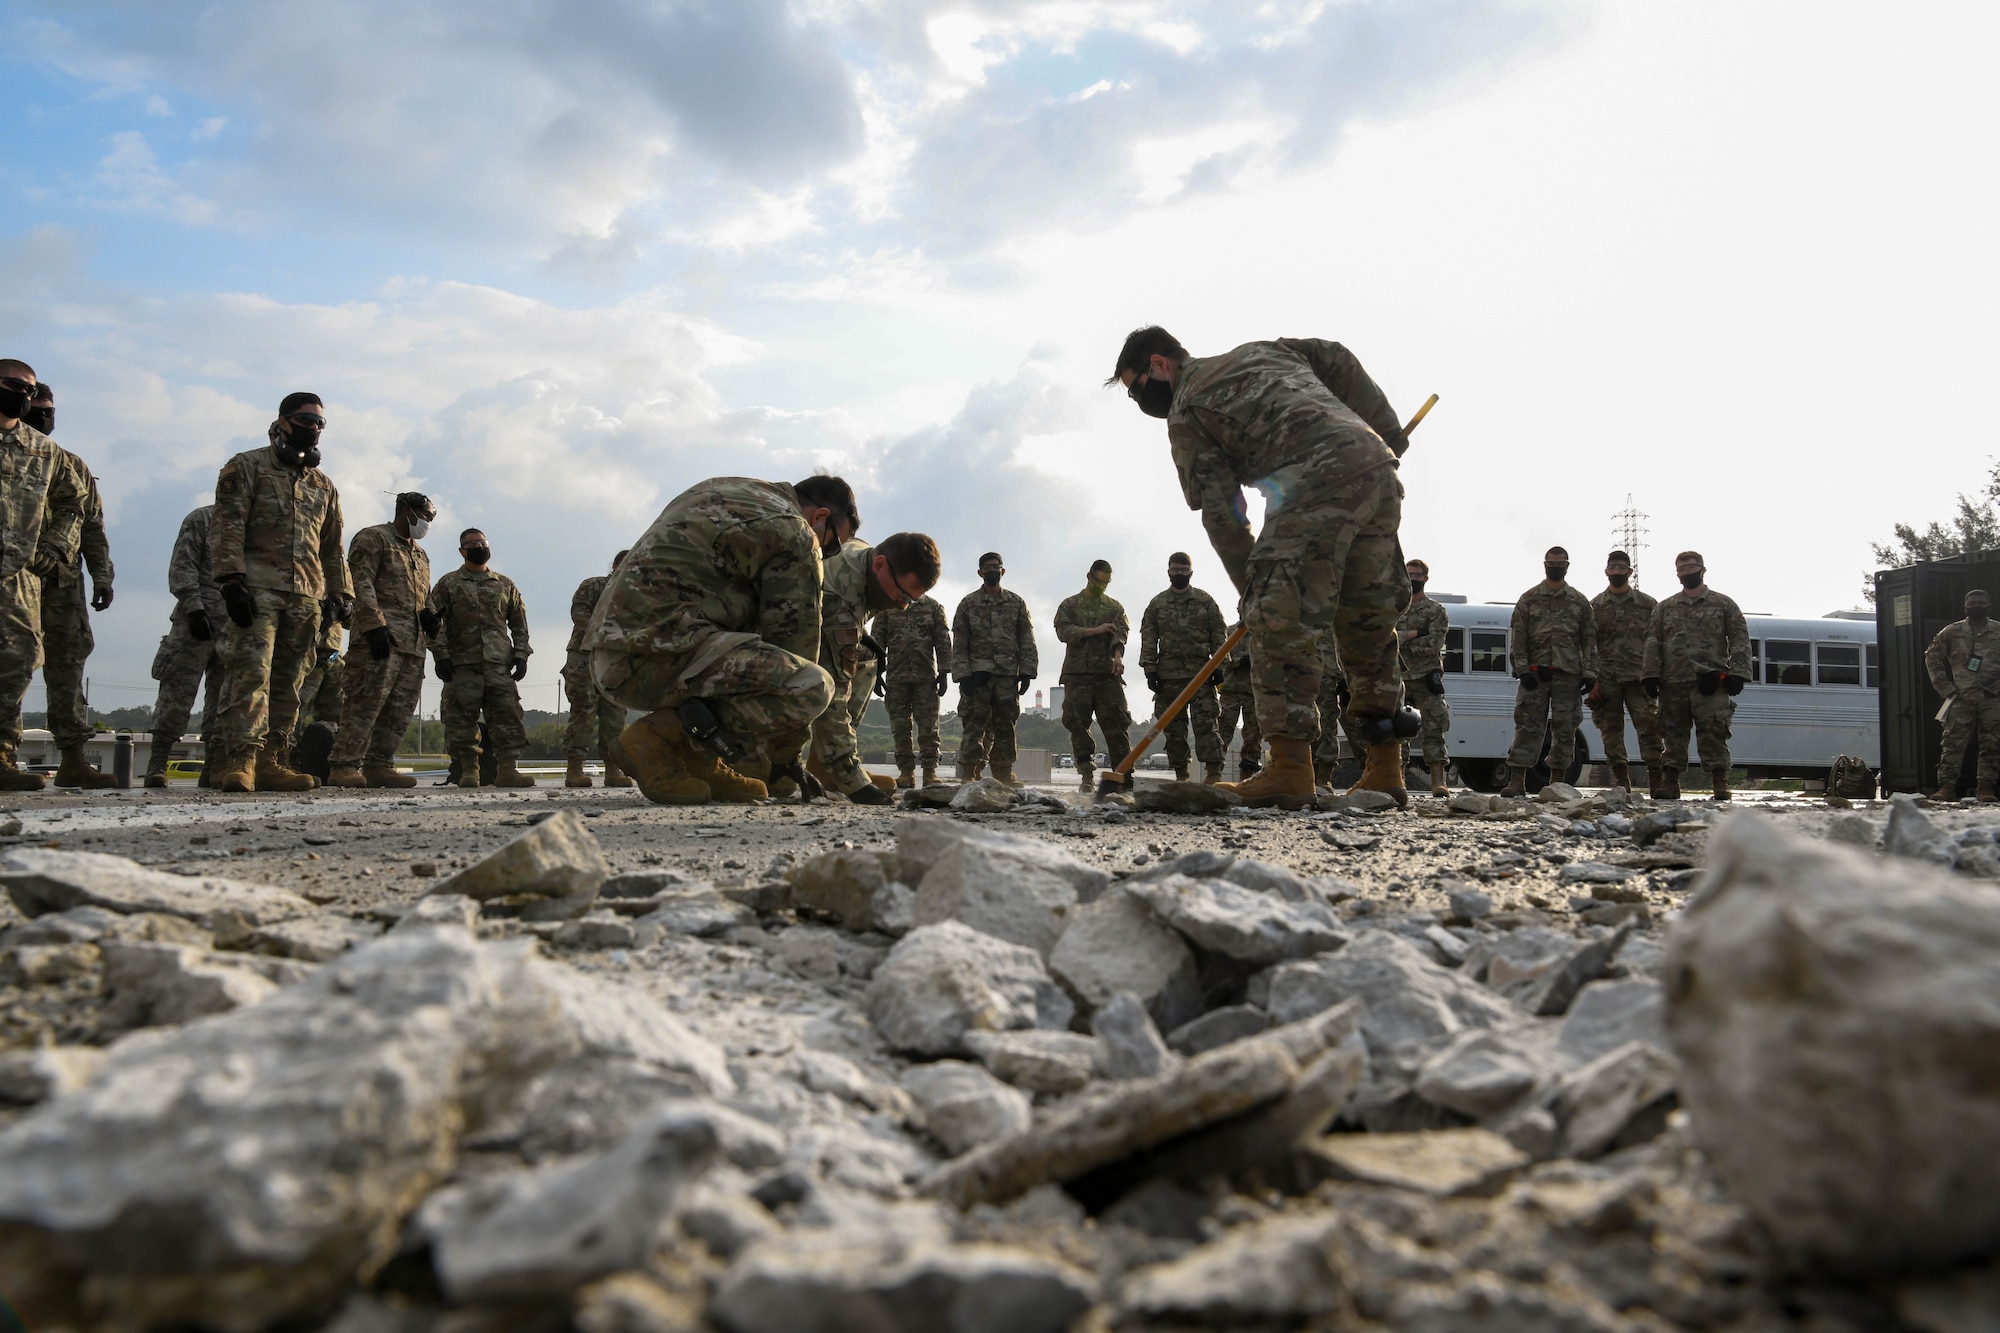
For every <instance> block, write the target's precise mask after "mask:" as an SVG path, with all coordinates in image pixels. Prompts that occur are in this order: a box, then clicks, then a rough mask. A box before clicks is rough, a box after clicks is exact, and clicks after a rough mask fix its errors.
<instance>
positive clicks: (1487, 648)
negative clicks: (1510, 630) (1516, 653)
mask: <svg viewBox="0 0 2000 1333" xmlns="http://www.w3.org/2000/svg"><path fill="white" fill-rule="evenodd" d="M1472 669H1473V670H1474V671H1497V672H1499V673H1500V674H1501V675H1503V676H1504V675H1506V674H1507V631H1506V630H1504V629H1476V630H1474V631H1472Z"/></svg>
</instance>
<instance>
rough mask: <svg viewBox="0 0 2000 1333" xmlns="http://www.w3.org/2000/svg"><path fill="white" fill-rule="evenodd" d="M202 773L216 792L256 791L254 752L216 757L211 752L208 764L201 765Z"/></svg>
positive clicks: (255, 760)
mask: <svg viewBox="0 0 2000 1333" xmlns="http://www.w3.org/2000/svg"><path fill="white" fill-rule="evenodd" d="M202 773H203V775H204V776H206V777H207V778H208V781H209V785H210V786H211V787H213V788H214V789H215V790H216V791H256V790H257V754H256V751H254V750H253V751H251V752H249V753H247V754H225V755H221V756H217V755H216V754H215V752H214V751H213V750H211V751H209V759H208V762H207V763H206V764H204V765H202Z"/></svg>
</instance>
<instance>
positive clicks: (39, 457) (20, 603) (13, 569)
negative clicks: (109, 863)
mask: <svg viewBox="0 0 2000 1333" xmlns="http://www.w3.org/2000/svg"><path fill="white" fill-rule="evenodd" d="M63 459H64V455H63V451H62V450H60V449H58V448H57V447H56V445H55V442H54V441H52V440H50V439H49V437H48V436H46V435H44V434H42V433H41V432H40V431H38V430H36V429H35V428H34V427H33V426H30V425H29V424H28V423H27V422H25V421H22V422H16V423H15V425H14V427H13V429H11V430H6V431H0V531H4V535H5V539H6V546H5V549H4V550H0V762H4V763H6V764H9V765H11V764H12V763H13V762H14V753H15V751H16V750H17V749H18V748H19V747H20V744H21V699H22V696H23V695H25V694H27V692H28V679H29V677H31V676H33V675H34V674H35V668H36V667H39V666H40V665H41V664H42V579H43V578H44V577H46V576H48V575H51V574H53V573H55V571H56V570H58V569H61V568H63V567H64V566H66V565H68V564H69V563H70V562H71V561H73V560H75V559H76V554H77V550H78V548H79V545H80V543H81V537H82V529H83V507H84V502H85V501H84V493H83V491H82V490H81V488H80V487H79V486H78V484H77V477H76V473H75V471H74V470H73V469H72V468H70V467H69V466H68V464H67V463H65V462H64V461H63Z"/></svg>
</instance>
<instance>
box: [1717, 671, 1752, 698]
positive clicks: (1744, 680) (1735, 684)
mask: <svg viewBox="0 0 2000 1333" xmlns="http://www.w3.org/2000/svg"><path fill="white" fill-rule="evenodd" d="M1749 683H1750V679H1749V677H1747V676H1732V675H1730V674H1729V673H1728V672H1727V671H1725V672H1723V673H1722V688H1723V689H1725V690H1727V691H1728V692H1729V697H1730V698H1732V699H1734V698H1735V697H1736V696H1737V695H1739V694H1741V693H1743V687H1744V686H1745V685H1748V684H1749Z"/></svg>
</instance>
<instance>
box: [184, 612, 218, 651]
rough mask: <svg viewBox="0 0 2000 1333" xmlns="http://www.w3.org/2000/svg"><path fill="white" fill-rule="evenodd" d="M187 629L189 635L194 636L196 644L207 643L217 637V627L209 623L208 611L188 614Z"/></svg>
mask: <svg viewBox="0 0 2000 1333" xmlns="http://www.w3.org/2000/svg"><path fill="white" fill-rule="evenodd" d="M187 627H188V633H190V634H192V635H194V639H195V642H196V643H207V642H208V641H209V640H210V639H212V638H214V637H215V626H213V625H211V624H209V623H208V612H206V611H190V612H188V613H187Z"/></svg>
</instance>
